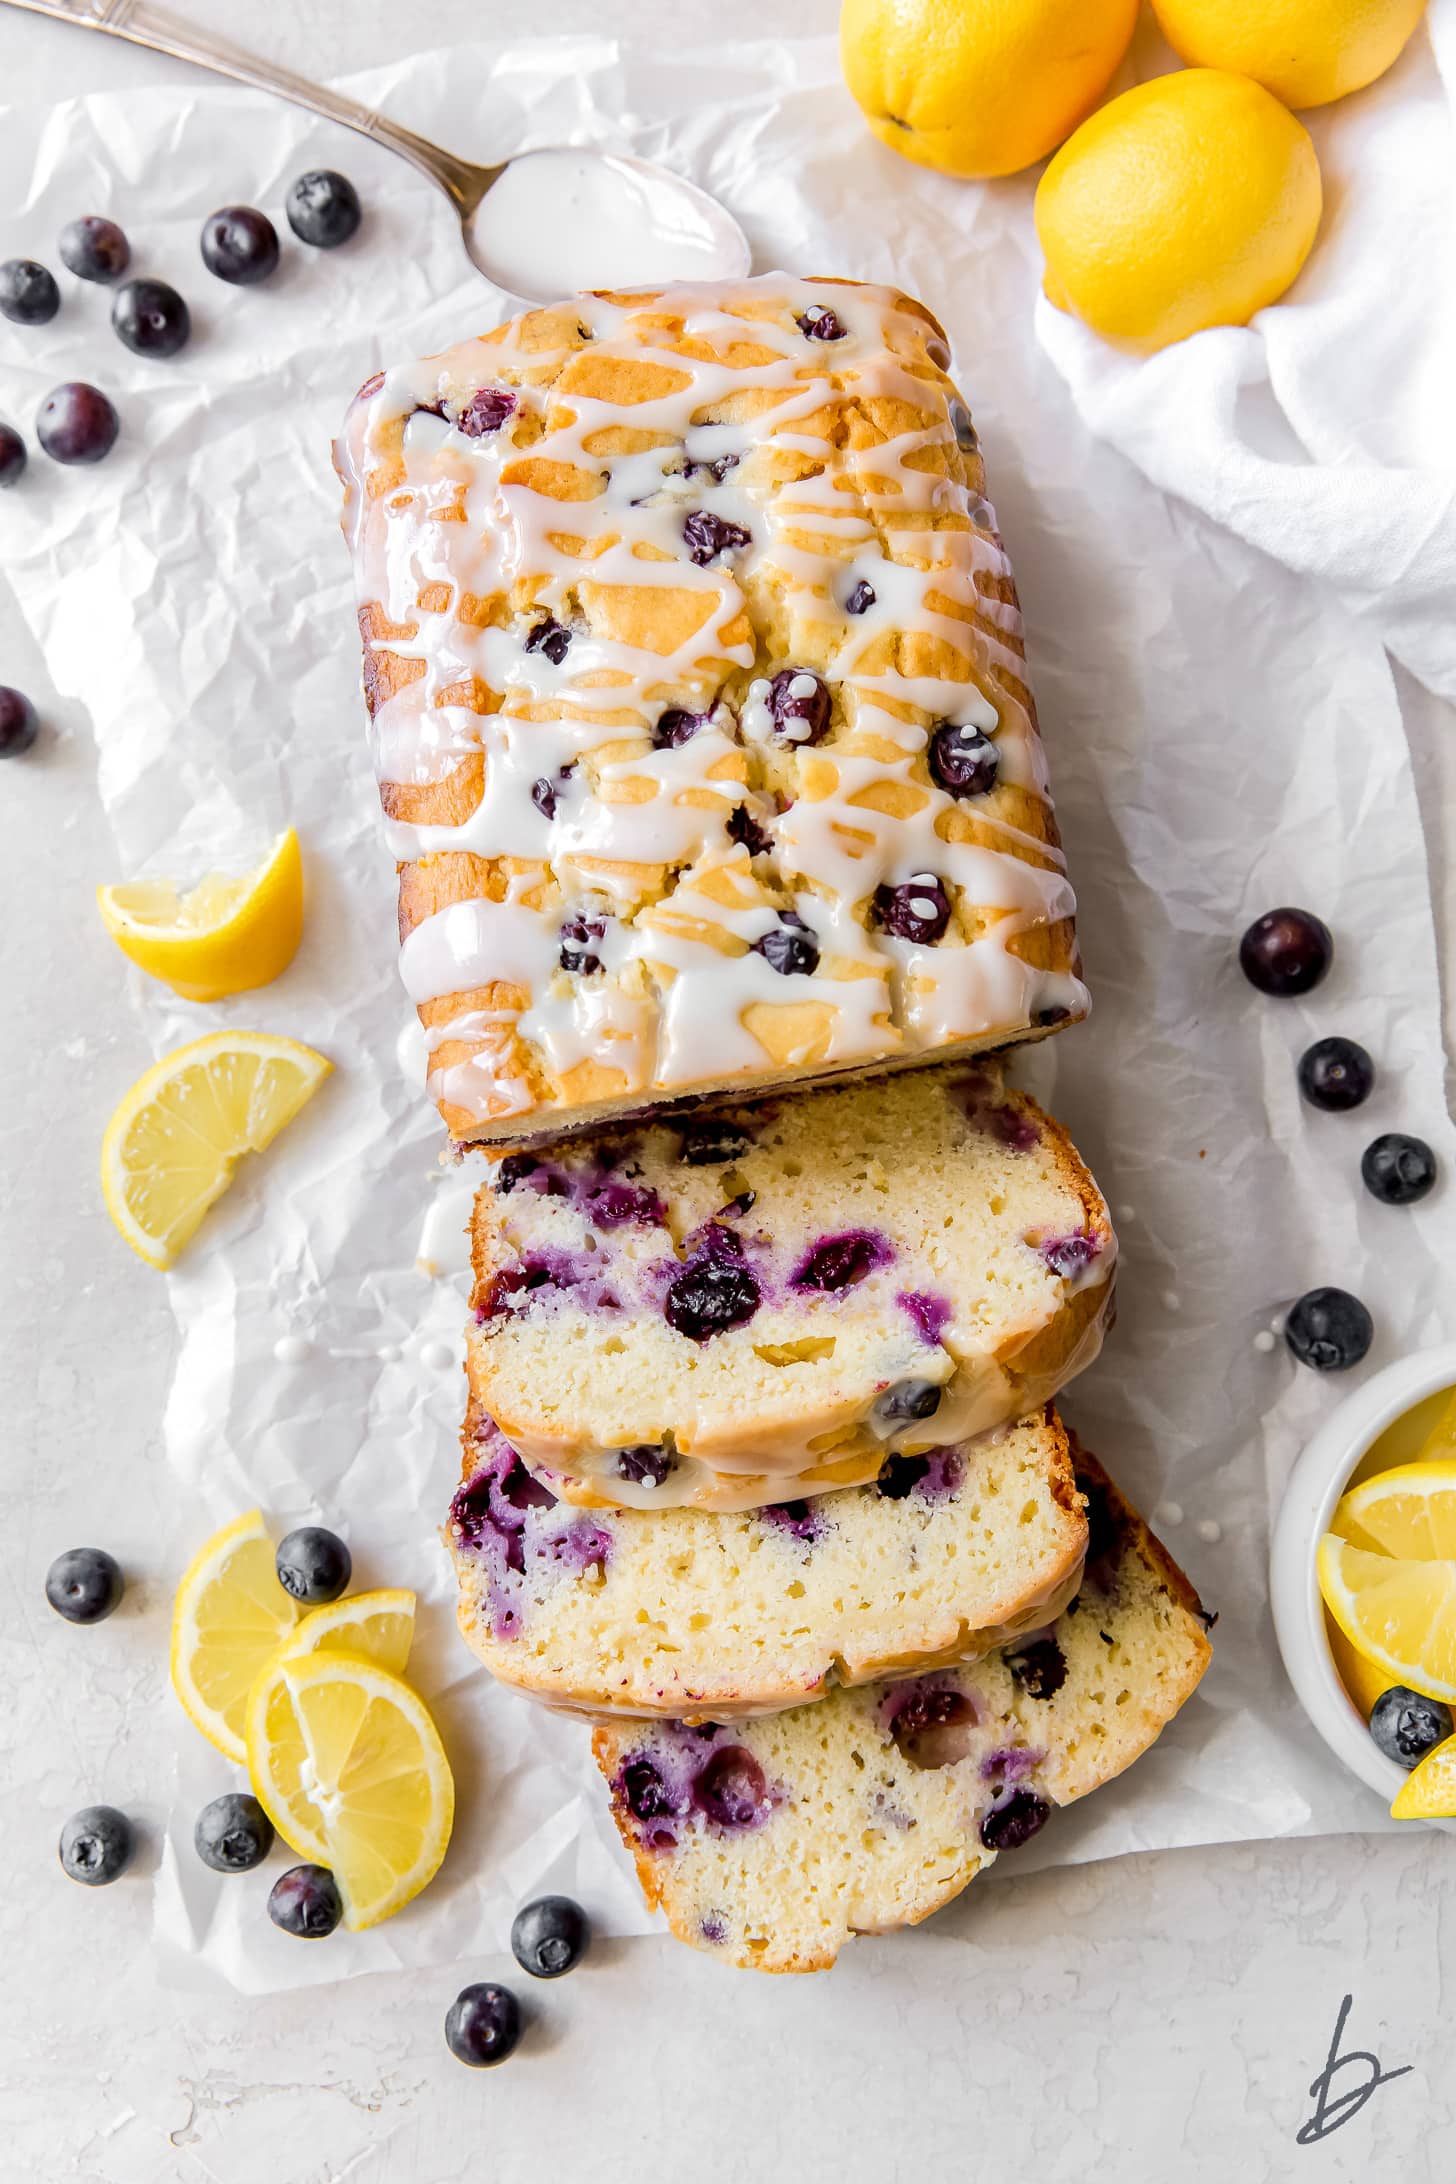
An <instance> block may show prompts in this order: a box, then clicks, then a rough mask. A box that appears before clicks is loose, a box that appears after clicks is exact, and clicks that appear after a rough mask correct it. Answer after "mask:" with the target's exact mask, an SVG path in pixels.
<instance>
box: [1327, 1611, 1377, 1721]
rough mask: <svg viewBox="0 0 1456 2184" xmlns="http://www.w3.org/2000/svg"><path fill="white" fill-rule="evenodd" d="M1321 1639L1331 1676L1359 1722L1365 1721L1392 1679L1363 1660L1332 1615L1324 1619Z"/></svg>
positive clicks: (1373, 1663)
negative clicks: (1330, 1664)
mask: <svg viewBox="0 0 1456 2184" xmlns="http://www.w3.org/2000/svg"><path fill="white" fill-rule="evenodd" d="M1325 1636H1326V1638H1327V1639H1328V1641H1329V1648H1330V1658H1331V1660H1332V1661H1333V1662H1334V1664H1335V1674H1336V1675H1337V1676H1338V1677H1339V1679H1340V1682H1341V1683H1342V1684H1343V1685H1344V1687H1345V1690H1346V1693H1347V1694H1348V1696H1349V1700H1350V1703H1351V1705H1352V1706H1353V1707H1354V1708H1355V1710H1356V1712H1357V1713H1358V1714H1359V1716H1360V1719H1361V1721H1363V1722H1368V1721H1369V1719H1370V1715H1371V1712H1372V1711H1373V1709H1374V1706H1375V1701H1376V1700H1377V1699H1378V1698H1379V1697H1380V1696H1381V1694H1382V1692H1386V1691H1388V1690H1389V1689H1390V1687H1391V1683H1392V1681H1393V1679H1392V1678H1391V1677H1389V1676H1387V1674H1386V1673H1385V1670H1384V1669H1383V1668H1380V1667H1378V1666H1377V1665H1376V1663H1375V1662H1374V1661H1367V1660H1366V1659H1365V1657H1364V1655H1363V1654H1360V1653H1357V1652H1356V1651H1355V1648H1354V1647H1353V1646H1352V1645H1351V1643H1350V1641H1349V1639H1348V1638H1347V1637H1346V1636H1345V1633H1344V1632H1343V1631H1342V1630H1341V1628H1340V1626H1339V1624H1338V1623H1337V1622H1336V1621H1335V1619H1334V1617H1333V1616H1332V1615H1326V1617H1325Z"/></svg>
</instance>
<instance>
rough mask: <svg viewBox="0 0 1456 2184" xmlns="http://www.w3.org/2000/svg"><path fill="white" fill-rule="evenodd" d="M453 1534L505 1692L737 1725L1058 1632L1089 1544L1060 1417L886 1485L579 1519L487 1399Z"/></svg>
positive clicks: (473, 1620)
mask: <svg viewBox="0 0 1456 2184" xmlns="http://www.w3.org/2000/svg"><path fill="white" fill-rule="evenodd" d="M464 1448H465V1477H464V1480H463V1483H462V1485H461V1488H460V1491H459V1493H458V1494H457V1495H456V1497H455V1500H454V1502H453V1503H452V1505H451V1510H450V1516H449V1519H448V1521H447V1523H446V1526H445V1543H446V1545H447V1546H448V1547H449V1548H450V1550H451V1553H452V1555H453V1557H454V1561H455V1569H456V1575H457V1577H458V1580H459V1586H460V1598H459V1617H460V1628H461V1630H462V1632H463V1634H464V1636H465V1639H466V1642H467V1644H469V1645H470V1646H471V1647H472V1648H473V1650H474V1651H475V1653H476V1654H477V1655H478V1656H479V1658H480V1659H481V1660H482V1661H483V1662H484V1663H485V1665H486V1667H487V1668H488V1669H489V1670H490V1672H491V1674H492V1675H493V1676H495V1677H498V1678H499V1680H500V1681H501V1682H502V1683H506V1684H510V1685H512V1686H513V1687H514V1688H516V1689H517V1690H520V1691H524V1692H527V1693H529V1694H531V1695H532V1696H534V1697H536V1698H540V1699H544V1700H546V1701H547V1703H548V1704H550V1705H553V1706H558V1707H568V1708H579V1709H582V1710H585V1711H586V1712H589V1713H599V1714H600V1713H625V1714H644V1715H661V1716H669V1717H679V1718H684V1717H685V1718H692V1719H702V1718H704V1717H706V1718H708V1719H710V1720H713V1721H724V1720H727V1719H729V1718H731V1717H735V1716H738V1715H744V1714H753V1713H762V1712H767V1711H772V1710H773V1709H775V1708H783V1707H789V1706H797V1705H800V1704H802V1703H803V1702H804V1701H805V1700H807V1699H811V1698H817V1697H818V1696H820V1694H821V1693H823V1692H824V1691H826V1690H827V1689H829V1688H830V1687H831V1686H833V1685H835V1684H841V1683H843V1684H855V1683H863V1682H865V1681H866V1680H868V1679H869V1678H871V1677H874V1676H883V1675H885V1674H886V1673H887V1672H888V1671H890V1670H891V1669H896V1670H905V1669H928V1668H934V1667H938V1666H940V1665H942V1664H944V1663H948V1662H952V1661H957V1660H961V1659H964V1658H965V1657H966V1656H967V1655H969V1654H973V1653H979V1652H984V1651H986V1650H988V1649H990V1648H992V1647H1000V1646H1004V1645H1007V1644H1009V1643H1010V1641H1011V1640H1012V1639H1013V1638H1014V1637H1015V1636H1016V1635H1017V1634H1018V1633H1022V1632H1026V1631H1030V1630H1035V1629H1037V1628H1039V1627H1040V1626H1042V1625H1044V1624H1046V1623H1048V1622H1049V1621H1051V1619H1052V1618H1053V1617H1054V1616H1055V1615H1057V1614H1058V1613H1059V1611H1060V1610H1061V1609H1062V1608H1063V1607H1064V1606H1065V1605H1066V1603H1067V1601H1068V1599H1069V1598H1070V1597H1071V1595H1072V1594H1073V1592H1075V1590H1076V1588H1077V1584H1078V1582H1079V1579H1080V1577H1081V1572H1082V1556H1083V1552H1084V1549H1085V1546H1086V1541H1087V1525H1086V1519H1085V1517H1084V1516H1083V1513H1082V1504H1081V1500H1080V1497H1079V1495H1078V1493H1077V1489H1076V1485H1075V1482H1074V1480H1073V1475H1072V1462H1071V1456H1070V1454H1069V1451H1068V1447H1067V1437H1066V1434H1065V1432H1064V1431H1063V1429H1062V1426H1061V1424H1060V1422H1059V1420H1058V1419H1057V1417H1056V1414H1055V1412H1054V1411H1052V1410H1050V1409H1048V1410H1045V1411H1041V1412H1038V1413H1037V1414H1036V1415H1035V1416H1034V1417H1031V1418H1024V1419H1022V1420H1020V1421H1019V1422H1018V1423H1017V1424H1016V1425H1014V1426H1011V1427H1009V1428H1008V1429H1007V1430H1006V1431H1005V1432H1003V1433H1000V1434H994V1435H985V1436H983V1437H982V1438H981V1439H979V1440H977V1441H972V1442H969V1443H967V1444H966V1445H965V1446H963V1447H961V1448H958V1449H956V1448H938V1449H930V1450H927V1451H926V1452H925V1453H924V1454H922V1455H918V1456H887V1457H886V1458H885V1460H884V1466H883V1469H882V1471H881V1474H880V1477H879V1479H878V1480H877V1481H876V1482H875V1483H874V1484H873V1485H870V1486H861V1487H851V1488H848V1489H846V1490H845V1491H843V1492H841V1493H837V1494H825V1495H822V1496H820V1497H819V1498H818V1499H816V1500H812V1501H793V1502H783V1503H779V1504H778V1505H777V1506H775V1507H771V1508H767V1509H756V1510H743V1511H739V1512H737V1513H735V1514H730V1515H722V1514H717V1513H715V1512H712V1511H709V1510H703V1509H612V1510H591V1511H585V1510H581V1509H573V1508H572V1507H571V1506H570V1505H569V1504H567V1503H563V1502H558V1501H556V1500H555V1499H554V1497H553V1496H552V1495H551V1494H550V1493H549V1492H548V1490H547V1489H546V1488H545V1487H544V1486H543V1485H542V1484H541V1482H540V1480H539V1479H534V1478H532V1476H531V1474H530V1473H529V1472H528V1471H527V1470H526V1469H525V1466H524V1465H523V1464H522V1463H521V1460H520V1458H519V1457H518V1456H517V1455H516V1453H515V1451H514V1450H513V1449H512V1448H511V1447H510V1445H509V1443H507V1442H506V1441H504V1440H503V1439H502V1438H501V1436H500V1433H499V1432H498V1430H497V1429H496V1427H495V1426H494V1425H493V1424H492V1423H491V1421H490V1419H489V1418H487V1417H485V1416H484V1415H483V1414H481V1413H480V1412H478V1411H477V1410H476V1409H475V1408H474V1407H473V1406H472V1409H471V1412H470V1415H469V1416H468V1418H467V1420H466V1426H465V1434H464Z"/></svg>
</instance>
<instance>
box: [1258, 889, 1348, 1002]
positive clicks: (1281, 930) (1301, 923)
mask: <svg viewBox="0 0 1456 2184" xmlns="http://www.w3.org/2000/svg"><path fill="white" fill-rule="evenodd" d="M1334 953H1335V943H1334V938H1333V936H1332V935H1331V932H1330V929H1329V927H1328V926H1327V925H1326V924H1325V923H1324V921H1323V920H1322V919H1320V918H1317V917H1315V915H1314V914H1313V912H1312V911H1309V910H1292V909H1288V908H1286V909H1282V910H1266V911H1265V913H1264V915H1263V917H1261V918H1255V920H1254V922H1253V924H1252V925H1251V926H1250V927H1249V929H1248V931H1247V932H1246V933H1245V935H1244V937H1243V939H1242V940H1241V941H1240V942H1239V968H1240V970H1241V971H1242V972H1243V974H1244V976H1245V978H1247V980H1248V981H1249V984H1250V985H1251V986H1257V987H1258V989H1259V991H1260V993H1267V994H1272V995H1274V996H1275V997H1276V998H1277V999H1280V1000H1284V999H1288V998H1289V997H1290V996H1292V995H1294V994H1301V993H1312V992H1313V990H1314V988H1315V987H1316V986H1317V985H1318V984H1319V982H1320V980H1321V979H1322V978H1323V977H1324V975H1325V973H1326V971H1327V970H1328V969H1329V967H1330V964H1331V962H1332V961H1333V959H1334Z"/></svg>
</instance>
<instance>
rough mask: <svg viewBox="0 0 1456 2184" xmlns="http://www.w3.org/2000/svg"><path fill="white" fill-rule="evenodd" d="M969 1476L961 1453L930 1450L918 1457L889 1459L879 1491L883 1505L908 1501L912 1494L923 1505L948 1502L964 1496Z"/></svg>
mask: <svg viewBox="0 0 1456 2184" xmlns="http://www.w3.org/2000/svg"><path fill="white" fill-rule="evenodd" d="M965 1475H966V1472H965V1464H964V1462H963V1461H962V1459H961V1455H960V1452H959V1450H957V1449H953V1448H926V1449H922V1450H921V1451H920V1453H919V1454H918V1455H916V1456H887V1457H886V1458H885V1461H884V1462H883V1464H881V1466H880V1475H879V1477H878V1479H877V1480H876V1481H875V1487H876V1491H877V1492H878V1493H879V1495H880V1498H881V1499H882V1500H883V1501H904V1500H906V1498H907V1497H908V1496H909V1495H911V1494H918V1495H919V1496H920V1499H921V1500H922V1501H931V1502H933V1501H947V1500H949V1498H950V1496H951V1495H952V1494H957V1493H959V1492H960V1488H961V1482H962V1480H963V1479H964V1478H965Z"/></svg>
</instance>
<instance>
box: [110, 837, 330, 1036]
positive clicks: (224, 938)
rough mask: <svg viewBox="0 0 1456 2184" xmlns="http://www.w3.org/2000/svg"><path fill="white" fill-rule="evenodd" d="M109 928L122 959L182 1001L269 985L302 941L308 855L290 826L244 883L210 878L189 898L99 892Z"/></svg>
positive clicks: (139, 890) (166, 883)
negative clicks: (306, 860)
mask: <svg viewBox="0 0 1456 2184" xmlns="http://www.w3.org/2000/svg"><path fill="white" fill-rule="evenodd" d="M96 900H97V902H98V903H99V904H100V906H101V915H102V918H103V920H104V921H105V925H106V930H107V932H108V933H110V935H111V937H112V939H113V940H114V941H115V942H116V945H117V947H118V948H120V950H121V952H122V954H123V955H125V956H129V957H130V958H131V960H132V962H133V963H135V964H136V965H137V966H138V968H139V969H141V970H143V971H145V972H146V973H147V974H148V976H149V977H151V978H160V979H161V980H162V982H163V984H164V985H168V986H170V987H171V988H172V991H173V992H174V993H180V994H181V996H182V998H183V999H184V1000H185V1001H220V1000H222V998H223V996H224V995H225V994H230V993H246V992H247V991H248V990H249V989H250V988H251V987H253V986H266V985H267V984H268V983H269V981H270V980H271V979H274V978H277V977H278V975H279V973H280V972H282V971H286V970H287V968H288V966H289V964H290V963H291V962H292V961H293V958H294V956H295V954H296V953H297V951H298V943H299V941H300V939H301V938H302V937H303V856H302V853H301V852H300V850H299V846H298V836H297V835H296V834H295V833H294V831H293V829H292V827H289V828H288V830H287V832H286V833H284V834H280V835H279V837H278V839H277V841H276V842H275V843H274V844H273V847H272V849H271V850H270V851H269V852H268V855H267V856H266V857H265V858H264V860H263V862H262V863H261V864H260V865H259V866H258V867H257V868H256V870H255V871H252V872H246V873H244V874H243V876H242V878H241V879H236V880H230V879H226V878H225V877H224V876H223V874H222V873H220V872H210V873H209V874H208V876H207V878H206V879H205V880H201V881H199V883H198V884H197V886H196V887H194V888H193V889H192V890H191V891H190V893H188V894H185V895H179V894H178V892H177V889H176V886H175V885H174V883H173V882H172V881H171V880H132V881H130V882H128V883H127V884H126V885H124V886H120V887H98V888H97V890H96Z"/></svg>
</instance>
